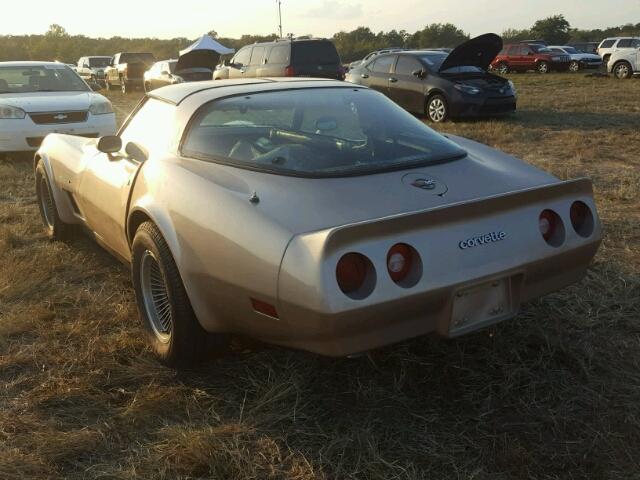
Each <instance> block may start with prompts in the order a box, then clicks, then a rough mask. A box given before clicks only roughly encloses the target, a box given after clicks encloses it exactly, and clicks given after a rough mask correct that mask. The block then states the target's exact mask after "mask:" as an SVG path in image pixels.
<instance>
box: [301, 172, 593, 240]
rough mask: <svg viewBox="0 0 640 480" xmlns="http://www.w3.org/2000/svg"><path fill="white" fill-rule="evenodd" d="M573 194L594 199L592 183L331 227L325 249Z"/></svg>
mask: <svg viewBox="0 0 640 480" xmlns="http://www.w3.org/2000/svg"><path fill="white" fill-rule="evenodd" d="M570 194H574V195H576V196H582V197H584V196H589V197H592V196H593V184H592V182H591V179H589V178H586V177H582V178H577V179H574V180H567V181H558V182H554V183H550V184H546V185H539V186H535V187H531V188H525V189H522V190H514V191H511V192H505V193H499V194H496V195H490V196H487V197H482V198H476V199H473V200H464V201H461V202H454V203H450V204H447V205H439V206H437V207H432V208H429V209H426V210H418V211H414V212H407V213H399V214H395V215H389V216H387V217H381V218H375V219H371V220H363V221H361V222H354V223H349V224H345V225H340V226H338V227H332V228H329V229H326V230H322V231H324V232H326V243H325V248H326V249H327V250H328V249H330V248H331V246H332V244H333V243H334V242H336V241H338V240H339V239H340V237H342V236H343V235H348V233H347V232H352V231H354V230H356V231H357V232H358V236H363V235H364V236H369V235H370V236H379V235H380V231H379V228H380V224H382V223H384V224H385V225H386V226H388V227H389V229H390V231H401V230H402V229H404V228H407V229H413V228H415V227H416V224H418V223H420V224H427V225H428V224H429V223H437V222H439V221H443V223H450V222H452V221H456V220H463V219H464V217H468V216H469V215H471V216H473V215H474V214H477V215H482V214H483V213H486V212H487V211H489V210H498V209H500V207H503V208H505V207H506V208H505V209H512V208H517V207H518V206H520V205H522V204H524V203H538V202H541V201H544V200H545V199H549V198H553V197H558V196H562V195H570ZM594 213H595V212H594ZM313 233H319V232H308V233H306V234H304V233H303V234H300V235H299V236H306V235H309V234H313Z"/></svg>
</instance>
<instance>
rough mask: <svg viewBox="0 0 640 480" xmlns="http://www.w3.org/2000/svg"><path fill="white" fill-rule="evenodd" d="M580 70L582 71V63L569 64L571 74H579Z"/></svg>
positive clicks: (573, 62)
mask: <svg viewBox="0 0 640 480" xmlns="http://www.w3.org/2000/svg"><path fill="white" fill-rule="evenodd" d="M579 70H580V63H579V62H577V61H575V60H574V61H572V62H571V63H570V64H569V71H570V72H577V71H579Z"/></svg>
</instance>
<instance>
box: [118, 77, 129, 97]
mask: <svg viewBox="0 0 640 480" xmlns="http://www.w3.org/2000/svg"><path fill="white" fill-rule="evenodd" d="M120 88H121V89H122V93H123V95H126V94H127V92H128V91H129V89H128V88H127V82H125V81H124V79H123V78H121V79H120Z"/></svg>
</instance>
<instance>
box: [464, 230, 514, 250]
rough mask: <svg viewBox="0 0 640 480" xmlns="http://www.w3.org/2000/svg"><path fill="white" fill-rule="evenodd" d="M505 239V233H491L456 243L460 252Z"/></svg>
mask: <svg viewBox="0 0 640 480" xmlns="http://www.w3.org/2000/svg"><path fill="white" fill-rule="evenodd" d="M506 237H507V234H506V233H505V232H502V231H500V232H491V233H486V234H484V235H478V236H476V237H471V238H467V239H466V240H462V241H461V242H460V243H458V246H459V247H460V248H461V249H462V250H466V249H467V248H473V247H478V246H480V245H486V244H487V243H494V242H499V241H501V240H504V239H505V238H506Z"/></svg>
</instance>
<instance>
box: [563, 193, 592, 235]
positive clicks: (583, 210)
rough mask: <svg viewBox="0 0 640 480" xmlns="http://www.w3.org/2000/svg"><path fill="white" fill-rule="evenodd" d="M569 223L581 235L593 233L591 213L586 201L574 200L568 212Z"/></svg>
mask: <svg viewBox="0 0 640 480" xmlns="http://www.w3.org/2000/svg"><path fill="white" fill-rule="evenodd" d="M569 215H570V217H571V225H572V226H573V229H574V230H575V231H576V233H577V234H578V235H580V236H581V237H585V238H586V237H589V236H590V235H591V234H592V233H593V225H594V221H593V213H592V212H591V209H590V208H589V207H588V206H587V204H586V203H584V202H580V201H576V202H573V204H572V205H571V210H570V212H569Z"/></svg>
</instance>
